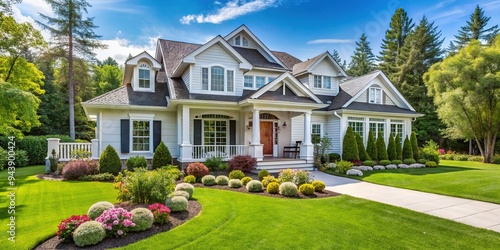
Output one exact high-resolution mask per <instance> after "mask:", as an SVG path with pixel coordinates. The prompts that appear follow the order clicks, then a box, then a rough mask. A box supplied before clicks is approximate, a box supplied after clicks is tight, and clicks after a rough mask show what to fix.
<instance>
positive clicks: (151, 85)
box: [134, 61, 155, 92]
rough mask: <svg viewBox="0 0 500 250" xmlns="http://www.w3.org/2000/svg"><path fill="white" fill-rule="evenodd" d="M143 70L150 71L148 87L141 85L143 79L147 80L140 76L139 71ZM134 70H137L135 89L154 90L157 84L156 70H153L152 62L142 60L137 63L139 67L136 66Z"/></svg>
mask: <svg viewBox="0 0 500 250" xmlns="http://www.w3.org/2000/svg"><path fill="white" fill-rule="evenodd" d="M141 70H146V71H149V79H147V80H149V87H147V88H144V87H140V86H139V81H140V80H141V79H143V80H145V78H139V72H140V71H141ZM134 71H135V72H134V73H135V75H136V76H135V77H134V91H143V92H154V86H155V82H154V77H155V73H154V70H152V67H151V64H150V63H148V62H145V61H140V62H139V63H138V64H137V67H136V68H135V70H134Z"/></svg>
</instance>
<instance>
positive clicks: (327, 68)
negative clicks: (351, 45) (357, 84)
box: [310, 59, 340, 96]
mask: <svg viewBox="0 0 500 250" xmlns="http://www.w3.org/2000/svg"><path fill="white" fill-rule="evenodd" d="M312 74H313V75H321V76H330V77H332V84H331V89H323V88H321V89H319V88H314V81H313V80H312V78H311V82H310V83H311V85H310V88H311V90H312V91H313V93H314V94H319V95H331V96H336V95H337V94H338V93H339V79H337V78H336V77H335V76H337V75H339V74H340V72H339V71H338V70H337V69H335V68H334V66H333V65H332V63H331V62H329V60H328V59H323V61H321V62H320V63H318V65H316V67H314V68H313V69H312Z"/></svg>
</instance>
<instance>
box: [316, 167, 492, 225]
mask: <svg viewBox="0 0 500 250" xmlns="http://www.w3.org/2000/svg"><path fill="white" fill-rule="evenodd" d="M312 175H313V176H314V179H315V180H321V181H323V182H325V184H326V189H327V190H330V191H334V192H337V193H341V194H347V195H350V196H354V197H359V198H363V199H367V200H372V201H377V202H380V203H385V204H389V205H393V206H397V207H403V208H407V209H410V210H414V211H417V212H421V213H426V214H430V215H434V216H437V217H441V218H445V219H449V220H454V221H457V222H461V223H464V224H468V225H471V226H475V227H480V228H486V229H490V230H493V231H497V232H500V205H498V204H493V203H488V202H483V201H476V200H469V199H464V198H456V197H450V196H445V195H439V194H431V193H425V192H420V191H413V190H408V189H403V188H395V187H389V186H383V185H378V184H372V183H368V182H364V181H358V180H354V179H349V178H344V177H339V176H333V175H329V174H325V173H323V172H318V171H314V172H312Z"/></svg>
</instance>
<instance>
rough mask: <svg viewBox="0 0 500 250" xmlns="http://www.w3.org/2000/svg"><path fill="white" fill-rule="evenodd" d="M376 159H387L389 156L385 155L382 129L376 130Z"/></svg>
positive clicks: (385, 149)
mask: <svg viewBox="0 0 500 250" xmlns="http://www.w3.org/2000/svg"><path fill="white" fill-rule="evenodd" d="M377 160H378V161H382V160H389V156H387V148H386V145H385V140H384V134H383V133H382V131H378V136H377Z"/></svg>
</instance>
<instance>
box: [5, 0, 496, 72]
mask: <svg viewBox="0 0 500 250" xmlns="http://www.w3.org/2000/svg"><path fill="white" fill-rule="evenodd" d="M88 2H89V3H90V4H91V5H92V6H93V7H92V8H90V9H88V11H89V16H94V17H95V19H94V23H95V24H96V25H97V26H99V28H98V29H97V30H96V33H97V34H98V35H101V36H102V40H103V42H104V43H105V44H107V45H108V46H109V48H108V49H107V50H100V51H96V53H97V57H98V59H104V58H106V57H108V56H111V57H113V58H115V59H116V60H117V61H118V63H120V64H121V63H123V62H124V60H125V58H126V56H127V55H128V54H129V53H131V54H132V55H134V54H137V53H140V52H141V51H144V50H146V51H148V52H150V53H153V52H154V49H155V46H156V39H157V38H159V37H160V38H164V39H170V40H177V41H185V42H193V43H204V42H206V41H208V40H210V39H211V38H213V37H215V36H216V35H222V36H224V35H226V34H228V33H229V32H231V31H232V30H234V29H236V28H237V27H239V26H240V25H241V24H245V25H247V26H248V27H249V28H250V30H252V31H253V32H254V34H255V35H257V37H259V38H260V39H261V41H262V42H264V43H265V44H266V45H267V46H268V47H269V48H270V49H271V50H276V51H285V52H288V53H290V54H292V55H294V56H296V57H298V58H299V59H301V60H306V59H308V58H311V57H314V56H316V55H318V54H320V53H322V52H324V51H327V50H328V51H330V52H332V51H333V49H336V50H337V51H339V52H340V54H341V56H342V58H343V59H345V60H347V61H349V59H350V57H351V55H352V52H353V50H354V48H355V44H354V41H356V40H358V39H359V37H360V36H361V34H362V33H365V34H366V35H367V36H368V40H369V41H370V43H371V44H370V45H371V47H372V49H373V51H374V54H375V55H378V53H379V51H380V44H381V41H382V39H383V38H384V34H385V31H386V30H387V29H388V26H389V22H390V18H391V16H392V14H394V11H395V10H396V9H397V8H404V9H405V10H406V12H407V13H408V15H409V16H410V17H411V18H412V19H413V21H414V22H418V21H419V20H420V19H421V18H422V16H423V15H425V16H426V17H427V18H428V19H429V20H430V21H431V22H434V23H435V25H437V26H438V30H440V31H441V32H442V37H443V38H445V42H444V43H443V44H444V47H447V46H448V43H449V41H450V40H451V39H453V36H454V35H456V34H457V31H458V29H459V28H460V26H463V25H465V22H466V20H467V19H468V18H469V15H470V14H471V13H472V12H473V11H474V8H475V6H476V5H479V6H480V7H482V8H483V9H484V11H485V14H486V15H487V16H490V17H491V19H490V22H489V25H488V26H491V25H494V24H500V0H478V1H467V0H437V1H436V0H434V1H428V0H421V1H417V0H389V1H377V0H372V1H362V0H350V1H333V0H328V1H326V0H323V1H320V0H229V1H228V0H141V1H139V0H88ZM38 12H42V13H45V14H49V15H50V14H51V10H50V7H49V6H48V5H47V4H45V2H44V1H42V0H24V1H23V3H21V4H19V5H16V6H15V7H14V16H15V17H16V19H17V20H18V21H27V22H34V20H39V17H38V14H37V13H38ZM44 35H45V36H46V37H47V38H48V37H49V35H48V34H44Z"/></svg>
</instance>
